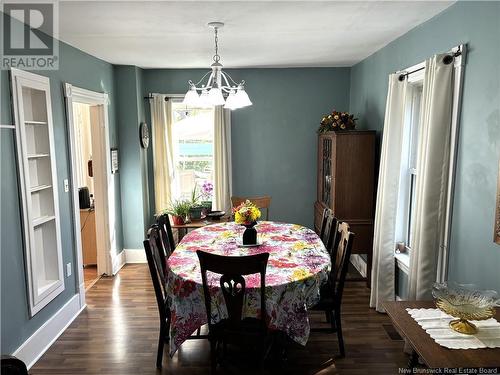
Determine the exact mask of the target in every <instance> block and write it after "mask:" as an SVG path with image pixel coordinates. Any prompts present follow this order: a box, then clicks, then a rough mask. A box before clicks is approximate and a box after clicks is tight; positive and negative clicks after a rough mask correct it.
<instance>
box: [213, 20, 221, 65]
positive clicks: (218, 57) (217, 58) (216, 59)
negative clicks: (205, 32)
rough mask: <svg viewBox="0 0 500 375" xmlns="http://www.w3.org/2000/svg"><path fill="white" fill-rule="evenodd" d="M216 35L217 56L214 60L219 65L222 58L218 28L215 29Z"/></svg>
mask: <svg viewBox="0 0 500 375" xmlns="http://www.w3.org/2000/svg"><path fill="white" fill-rule="evenodd" d="M214 33H215V55H214V57H213V59H214V61H215V62H216V63H218V62H219V60H220V56H219V32H218V29H217V27H216V28H215V29H214Z"/></svg>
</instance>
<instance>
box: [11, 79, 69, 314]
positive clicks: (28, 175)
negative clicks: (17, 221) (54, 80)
mask: <svg viewBox="0 0 500 375" xmlns="http://www.w3.org/2000/svg"><path fill="white" fill-rule="evenodd" d="M11 80H12V85H11V87H12V102H13V105H14V117H15V123H16V125H15V132H16V141H17V161H18V165H19V168H18V169H19V183H20V187H21V199H22V202H21V203H22V208H23V232H24V237H25V241H24V244H25V249H24V250H25V266H26V275H27V284H28V294H29V311H30V315H31V316H33V315H35V314H36V313H37V312H38V311H40V310H41V309H42V308H43V307H45V306H46V305H47V304H48V303H49V302H50V301H52V300H53V299H54V298H55V297H56V296H57V295H59V294H60V293H61V292H62V291H63V290H64V277H63V276H64V274H63V264H62V253H61V233H60V220H59V203H58V202H59V199H58V191H57V175H56V158H55V149H54V136H53V127H52V108H51V101H50V83H49V79H48V78H47V77H42V76H39V75H36V74H32V73H28V72H24V71H21V70H17V69H12V70H11Z"/></svg>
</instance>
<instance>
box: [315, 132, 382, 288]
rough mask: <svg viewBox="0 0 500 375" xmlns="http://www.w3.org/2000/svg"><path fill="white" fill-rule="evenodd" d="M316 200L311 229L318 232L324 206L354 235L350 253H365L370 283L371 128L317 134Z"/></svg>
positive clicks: (372, 159)
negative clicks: (346, 224)
mask: <svg viewBox="0 0 500 375" xmlns="http://www.w3.org/2000/svg"><path fill="white" fill-rule="evenodd" d="M317 173H318V174H317V176H318V178H317V200H316V203H315V204H314V228H315V230H316V232H318V233H319V231H320V229H321V218H322V213H323V210H324V209H325V208H330V209H332V210H333V213H334V215H335V217H337V219H339V220H342V221H346V222H348V223H349V225H350V226H351V230H352V231H353V232H354V233H355V234H356V237H355V240H354V243H353V249H352V253H353V254H366V264H367V280H368V283H369V282H370V271H371V263H372V248H373V218H374V198H375V196H374V194H375V131H369V130H367V131H360V130H350V131H342V132H327V133H322V134H320V135H319V136H318V159H317Z"/></svg>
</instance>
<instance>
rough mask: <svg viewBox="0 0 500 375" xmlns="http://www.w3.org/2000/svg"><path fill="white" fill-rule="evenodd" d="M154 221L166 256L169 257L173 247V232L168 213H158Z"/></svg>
mask: <svg viewBox="0 0 500 375" xmlns="http://www.w3.org/2000/svg"><path fill="white" fill-rule="evenodd" d="M156 223H157V224H158V227H159V229H160V238H161V242H162V244H163V249H164V250H165V255H166V257H167V258H168V257H170V255H172V252H173V251H174V249H175V241H174V234H173V232H172V226H171V225H170V218H169V217H168V214H160V215H158V216H157V217H156Z"/></svg>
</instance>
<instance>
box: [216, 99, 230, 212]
mask: <svg viewBox="0 0 500 375" xmlns="http://www.w3.org/2000/svg"><path fill="white" fill-rule="evenodd" d="M231 194H232V185H231V113H230V111H229V110H228V109H224V108H222V106H216V107H215V108H214V195H213V202H212V209H213V210H223V211H226V212H230V210H231Z"/></svg>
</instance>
